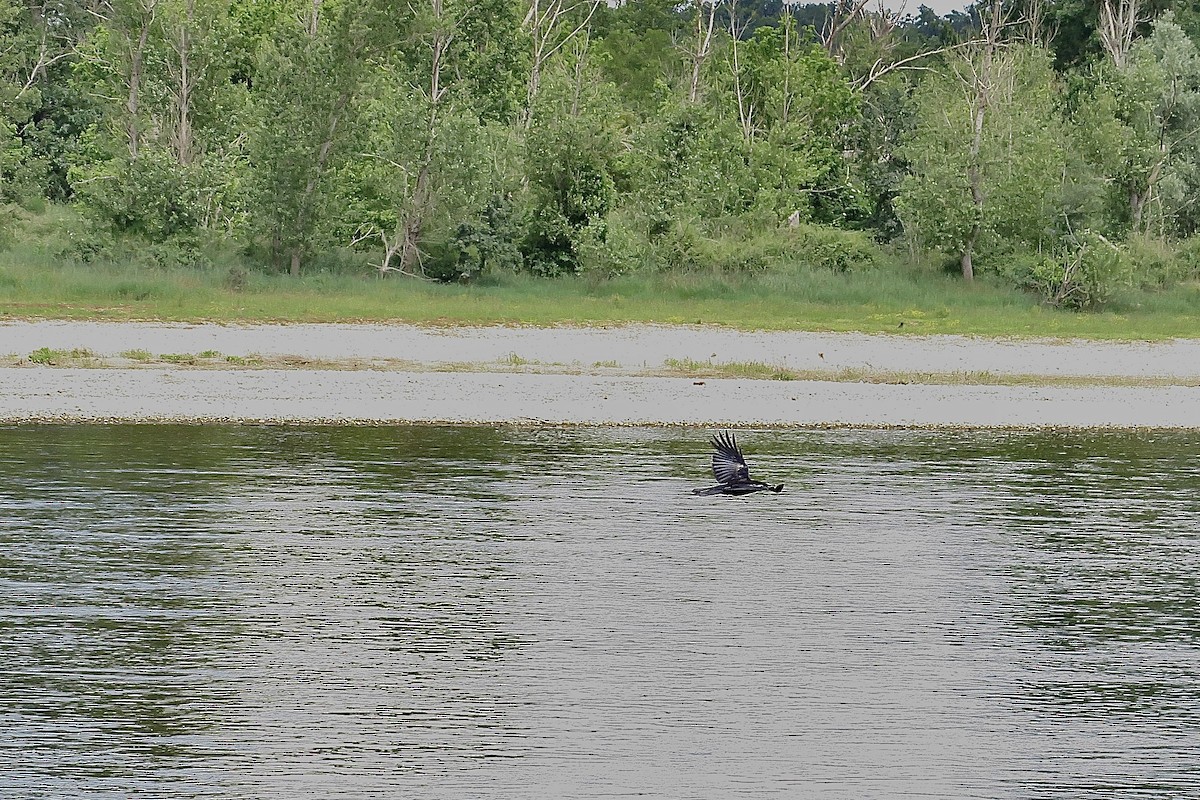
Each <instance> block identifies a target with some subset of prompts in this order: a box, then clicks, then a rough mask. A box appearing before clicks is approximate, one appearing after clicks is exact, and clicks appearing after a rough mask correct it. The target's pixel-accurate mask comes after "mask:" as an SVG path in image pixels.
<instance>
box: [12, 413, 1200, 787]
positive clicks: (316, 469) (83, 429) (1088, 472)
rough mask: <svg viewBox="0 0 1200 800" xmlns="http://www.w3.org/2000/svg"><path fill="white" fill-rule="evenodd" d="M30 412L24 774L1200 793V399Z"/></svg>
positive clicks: (351, 783) (23, 568)
mask: <svg viewBox="0 0 1200 800" xmlns="http://www.w3.org/2000/svg"><path fill="white" fill-rule="evenodd" d="M707 434H708V432H707V431H701V430H665V429H586V428H585V429H547V430H532V429H524V428H515V427H514V428H504V427H501V428H488V427H398V428H333V427H330V428H273V427H238V426H62V427H56V426H31V427H15V428H13V427H9V428H0V764H3V765H4V766H0V797H4V798H8V797H13V798H18V797H19V798H31V799H32V798H58V797H113V798H160V797H172V798H183V797H188V798H190V797H213V798H229V799H230V800H253V799H254V798H272V799H274V798H279V799H280V800H283V799H284V798H286V799H287V800H292V799H294V798H401V797H403V798H472V799H474V798H482V799H487V798H514V799H515V798H522V799H524V798H600V797H604V798H612V797H632V796H649V797H659V798H765V797H786V798H796V797H801V798H803V797H812V798H868V797H870V798H893V797H897V798H898V797H946V798H951V797H952V798H962V797H980V798H994V797H1014V798H1045V797H1053V798H1058V797H1062V798H1111V797H1123V798H1128V797H1180V796H1191V797H1195V796H1197V793H1198V792H1200V771H1198V766H1197V765H1200V647H1198V644H1200V608H1198V604H1200V600H1198V597H1197V582H1198V576H1200V496H1198V495H1197V489H1198V487H1200V480H1198V478H1200V475H1198V472H1197V468H1196V461H1195V454H1196V453H1197V451H1198V450H1200V435H1197V434H1185V433H1162V432H1160V433H1144V432H1138V433H1113V432H1109V433H1045V432H1042V433H1032V432H1031V433H1000V432H952V433H947V432H913V431H908V432H904V431H834V432H829V431H783V432H780V431H745V432H741V434H740V436H739V439H740V441H741V443H742V445H743V447H744V449H745V450H746V451H747V458H748V460H749V462H750V465H751V469H752V474H754V475H755V476H756V477H760V478H763V479H766V480H771V481H783V482H784V483H785V484H787V488H786V489H785V490H784V492H783V493H782V494H779V495H773V494H765V495H754V496H750V497H744V498H726V497H693V496H691V494H690V493H689V490H690V489H692V488H693V487H697V486H704V485H707V484H708V483H709V482H710V478H711V475H709V474H707V460H708V449H707V445H706V442H705V439H706V436H707Z"/></svg>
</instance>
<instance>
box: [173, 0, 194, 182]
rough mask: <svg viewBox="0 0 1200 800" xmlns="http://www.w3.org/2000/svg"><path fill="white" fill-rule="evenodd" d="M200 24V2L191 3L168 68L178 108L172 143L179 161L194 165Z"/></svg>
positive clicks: (192, 1)
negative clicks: (195, 38)
mask: <svg viewBox="0 0 1200 800" xmlns="http://www.w3.org/2000/svg"><path fill="white" fill-rule="evenodd" d="M195 21H196V2H195V0H187V9H186V17H185V20H184V22H183V23H182V24H181V25H180V26H179V30H178V35H177V37H176V39H175V40H174V41H173V42H172V43H171V44H172V47H173V49H174V50H175V59H174V62H173V63H172V64H170V65H169V67H168V69H169V71H170V73H171V77H172V78H173V80H174V85H173V86H172V89H171V94H172V101H173V104H174V106H175V130H174V131H173V132H172V136H171V144H172V146H173V148H174V150H175V160H176V161H178V162H179V163H180V164H181V165H183V166H187V165H188V164H191V163H192V161H193V160H194V159H195V156H196V142H195V134H194V133H193V130H192V102H193V100H192V93H193V92H194V91H195V89H196V86H197V84H198V83H199V79H200V74H199V71H198V70H197V69H196V68H195V67H194V65H193V61H192V30H193V28H194V25H195Z"/></svg>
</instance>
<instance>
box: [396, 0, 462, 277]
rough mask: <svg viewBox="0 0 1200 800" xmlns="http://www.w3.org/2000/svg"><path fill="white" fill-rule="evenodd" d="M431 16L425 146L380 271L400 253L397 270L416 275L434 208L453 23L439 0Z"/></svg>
mask: <svg viewBox="0 0 1200 800" xmlns="http://www.w3.org/2000/svg"><path fill="white" fill-rule="evenodd" d="M432 5H433V15H434V19H435V20H436V25H437V27H436V29H435V30H434V32H433V37H432V39H431V41H430V42H429V47H430V51H431V60H430V70H429V73H430V76H429V97H428V101H429V116H428V118H427V120H426V124H425V145H424V149H423V150H422V153H421V161H420V167H418V169H417V179H416V181H415V183H414V185H413V191H412V194H411V195H410V196H409V198H408V203H407V208H406V209H405V210H404V212H403V213H402V214H401V215H400V216H399V219H398V220H397V222H398V226H397V232H396V235H395V236H394V237H393V239H392V242H391V243H388V244H386V245H385V248H386V250H387V252H385V253H384V259H383V261H382V262H381V263H380V271H381V272H387V271H388V270H389V269H391V265H390V263H389V262H390V261H391V258H392V255H393V254H395V253H397V252H398V253H399V254H400V270H399V271H400V272H403V273H407V274H410V275H413V274H416V268H418V267H419V266H420V257H421V251H420V248H419V243H420V240H421V233H422V231H423V230H424V227H425V220H426V219H427V217H428V216H429V214H430V212H431V211H432V207H433V186H432V174H431V170H432V168H433V160H434V157H435V155H436V152H437V145H438V140H439V136H440V131H439V126H440V125H441V119H442V113H441V112H442V104H443V102H444V101H445V99H446V93H447V90H448V87H446V86H444V85H443V84H442V73H443V71H444V70H445V68H446V55H447V54H448V53H449V52H450V45H451V43H452V42H453V41H454V36H455V33H456V31H455V27H454V23H448V21H447V19H446V13H445V8H444V6H443V4H442V0H432Z"/></svg>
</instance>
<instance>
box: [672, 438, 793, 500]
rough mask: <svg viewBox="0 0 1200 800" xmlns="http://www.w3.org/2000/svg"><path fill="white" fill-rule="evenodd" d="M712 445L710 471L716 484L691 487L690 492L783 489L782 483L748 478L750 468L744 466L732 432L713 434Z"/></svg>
mask: <svg viewBox="0 0 1200 800" xmlns="http://www.w3.org/2000/svg"><path fill="white" fill-rule="evenodd" d="M712 446H713V455H712V471H713V476H714V477H715V478H716V479H717V484H718V485H717V486H709V487H708V488H706V489H693V490H692V494H703V495H709V494H750V493H751V492H761V491H763V490H764V489H770V490H771V491H772V492H781V491H783V484H782V483H781V484H778V485H776V486H772V485H771V484H769V483H763V482H762V481H753V480H750V468H749V467H747V466H746V459H744V458H742V451H741V450H740V449H739V448H738V445H737V439H735V438H734V436H733V434H732V433H729V432H722V433H719V434H717V435H715V436H713V437H712Z"/></svg>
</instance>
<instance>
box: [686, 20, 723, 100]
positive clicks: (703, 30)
mask: <svg viewBox="0 0 1200 800" xmlns="http://www.w3.org/2000/svg"><path fill="white" fill-rule="evenodd" d="M694 2H695V7H696V45H695V47H694V48H693V49H691V50H689V51H688V55H689V56H690V57H691V61H692V80H691V85H690V86H689V87H688V102H689V103H697V102H699V100H700V77H701V73H702V71H703V69H704V63H705V62H706V61H708V57H709V56H711V55H712V40H713V31H714V30H715V28H716V20H717V6H719V5H720V4H721V0H708V2H707V3H706V2H705V0H694ZM705 6H707V7H708V18H707V19H705V17H704V9H705Z"/></svg>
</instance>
